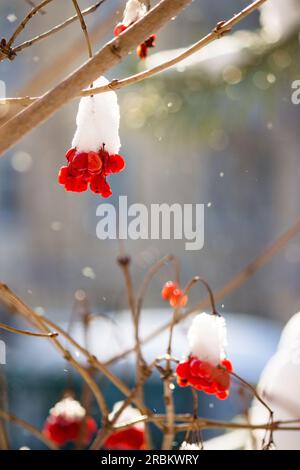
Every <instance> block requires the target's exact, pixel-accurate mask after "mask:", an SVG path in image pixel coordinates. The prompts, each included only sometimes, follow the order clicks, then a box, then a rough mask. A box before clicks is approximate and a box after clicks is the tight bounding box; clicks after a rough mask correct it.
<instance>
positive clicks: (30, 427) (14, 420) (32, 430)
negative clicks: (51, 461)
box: [0, 409, 59, 450]
mask: <svg viewBox="0 0 300 470" xmlns="http://www.w3.org/2000/svg"><path fill="white" fill-rule="evenodd" d="M0 418H2V419H4V420H5V421H8V422H10V423H13V424H16V425H17V426H21V427H22V428H23V429H26V431H28V432H30V433H31V434H32V435H33V436H35V437H36V438H37V439H39V440H40V441H41V442H43V443H44V444H45V445H46V446H47V447H48V448H49V449H52V450H59V448H58V447H57V446H56V445H55V444H54V442H52V441H50V439H48V438H47V437H46V436H44V434H43V433H42V432H41V431H39V430H38V429H37V428H36V427H34V426H33V425H32V424H29V423H27V421H24V420H23V419H20V418H18V417H17V416H15V415H13V414H11V413H7V412H6V411H4V410H1V409H0Z"/></svg>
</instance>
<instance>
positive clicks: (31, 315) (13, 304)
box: [0, 284, 108, 417]
mask: <svg viewBox="0 0 300 470" xmlns="http://www.w3.org/2000/svg"><path fill="white" fill-rule="evenodd" d="M0 300H1V301H2V302H3V303H4V304H5V305H7V307H8V308H9V309H10V310H12V311H14V312H17V313H19V314H20V315H21V316H22V317H24V318H25V319H26V320H27V321H29V322H30V323H32V324H33V325H35V326H36V327H37V328H39V329H40V330H41V331H42V332H44V333H48V334H49V333H51V332H50V331H49V329H48V327H47V326H46V325H45V323H44V322H43V318H42V316H40V315H38V314H37V313H36V312H35V311H34V310H32V309H30V308H29V307H28V306H27V305H26V304H25V303H24V302H23V301H22V300H21V299H19V297H18V296H17V295H16V294H15V293H14V292H12V291H11V290H10V289H9V288H8V287H7V286H6V285H4V284H0ZM57 331H58V329H57ZM48 339H49V340H50V341H51V342H52V343H53V344H54V346H55V347H56V349H57V350H58V351H59V352H60V353H61V355H62V356H63V357H64V359H66V360H67V361H68V362H69V363H70V364H71V365H72V366H73V367H74V368H75V369H76V370H77V371H78V373H79V374H80V375H81V377H82V378H83V379H84V380H85V382H86V383H87V384H88V386H89V387H90V389H91V390H92V392H93V394H94V396H95V399H96V402H97V404H98V406H99V409H100V411H101V413H102V415H103V417H105V416H107V415H108V408H107V406H106V403H105V400H104V397H103V395H102V392H101V390H100V389H99V388H98V386H97V384H96V382H95V381H94V379H93V378H92V377H91V375H90V374H89V372H88V371H87V370H86V369H85V368H84V367H82V366H81V365H80V364H79V362H78V361H76V359H74V357H73V356H72V355H71V353H70V352H69V351H68V350H67V349H66V348H65V347H64V346H62V344H61V343H60V341H58V339H57V338H55V337H49V338H48Z"/></svg>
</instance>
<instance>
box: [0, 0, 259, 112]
mask: <svg viewBox="0 0 300 470" xmlns="http://www.w3.org/2000/svg"><path fill="white" fill-rule="evenodd" d="M265 1H266V0H259V1H255V2H254V3H252V4H251V5H249V6H248V7H247V8H245V9H244V10H242V11H241V12H240V13H239V14H238V15H234V16H233V17H232V18H231V19H230V20H228V21H227V22H220V23H218V25H217V26H216V27H215V28H214V29H213V30H212V31H211V32H210V34H208V35H207V36H205V37H204V38H202V39H200V41H198V42H196V43H195V44H193V45H192V46H191V47H189V48H188V49H186V50H185V51H184V52H181V53H180V54H178V55H177V56H176V57H174V58H173V59H170V60H168V61H166V62H163V63H162V64H160V65H157V66H155V67H152V68H151V69H148V70H145V71H143V72H139V73H137V74H134V75H131V76H130V77H127V78H123V79H114V80H112V81H111V82H110V83H108V84H107V85H103V86H101V87H97V88H94V89H93V91H91V90H90V89H87V90H82V91H80V93H79V96H89V95H91V94H93V95H96V94H100V93H105V92H107V91H111V90H119V89H121V88H124V87H126V86H129V85H134V84H136V83H138V82H141V81H142V80H145V79H147V78H150V77H153V76H154V75H157V74H158V73H161V72H163V71H165V70H167V69H169V68H170V67H173V66H174V65H176V64H178V63H179V62H181V61H183V60H184V59H187V58H188V57H190V56H191V55H193V54H195V53H196V52H198V51H199V50H201V49H203V48H204V47H206V46H208V45H209V44H210V43H212V42H213V41H215V40H216V39H219V38H220V37H222V36H223V35H224V34H226V33H229V32H230V30H231V28H232V27H233V26H235V25H236V24H237V23H239V22H240V21H241V20H242V19H244V18H245V17H246V16H248V15H249V14H250V13H252V12H253V11H254V10H255V9H257V8H259V7H260V6H261V5H262V3H264V2H265ZM38 99H40V98H39V97H28V96H25V97H24V98H22V97H20V98H6V99H3V100H0V104H17V105H21V106H29V105H30V104H32V103H34V102H35V101H37V100H38Z"/></svg>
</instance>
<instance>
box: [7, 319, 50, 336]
mask: <svg viewBox="0 0 300 470" xmlns="http://www.w3.org/2000/svg"><path fill="white" fill-rule="evenodd" d="M0 329H1V330H6V331H10V332H11V333H16V334H18V335H24V336H34V337H38V338H55V337H56V336H58V333H53V332H50V333H33V332H32V331H26V330H19V329H18V328H13V327H12V326H8V325H4V324H3V323H0Z"/></svg>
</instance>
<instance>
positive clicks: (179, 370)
mask: <svg viewBox="0 0 300 470" xmlns="http://www.w3.org/2000/svg"><path fill="white" fill-rule="evenodd" d="M176 374H177V375H178V376H179V377H180V378H181V379H188V378H189V375H190V363H189V361H184V362H180V363H179V364H178V366H177V367H176Z"/></svg>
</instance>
